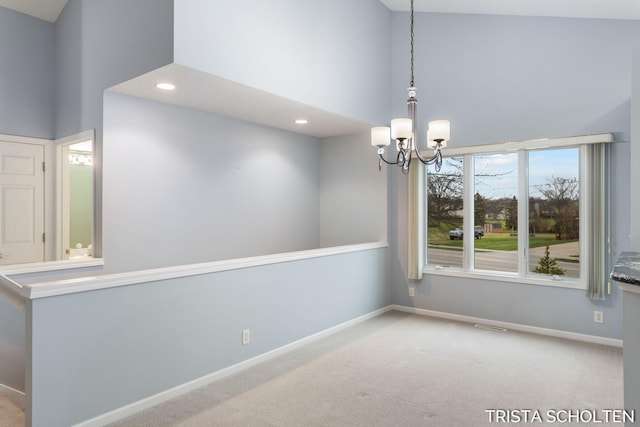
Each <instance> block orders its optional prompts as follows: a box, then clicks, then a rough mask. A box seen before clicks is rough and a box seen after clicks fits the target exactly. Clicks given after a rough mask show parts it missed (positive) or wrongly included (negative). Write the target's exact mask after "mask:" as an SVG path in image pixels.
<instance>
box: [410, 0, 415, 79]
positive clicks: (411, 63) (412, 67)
mask: <svg viewBox="0 0 640 427" xmlns="http://www.w3.org/2000/svg"><path fill="white" fill-rule="evenodd" d="M413 80H414V78H413V0H411V84H410V86H411V87H415V84H414V83H413Z"/></svg>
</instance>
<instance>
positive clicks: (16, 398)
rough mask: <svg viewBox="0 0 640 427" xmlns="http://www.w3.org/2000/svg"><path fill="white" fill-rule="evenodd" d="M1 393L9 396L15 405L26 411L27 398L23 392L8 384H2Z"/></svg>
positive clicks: (0, 385)
mask: <svg viewBox="0 0 640 427" xmlns="http://www.w3.org/2000/svg"><path fill="white" fill-rule="evenodd" d="M0 393H2V394H4V395H5V396H7V398H9V400H10V401H11V402H12V403H13V404H14V405H16V406H17V407H18V408H20V409H22V410H23V411H24V408H25V403H26V399H25V394H24V393H23V392H21V391H19V390H16V389H15V388H11V387H9V386H8V385H4V384H0Z"/></svg>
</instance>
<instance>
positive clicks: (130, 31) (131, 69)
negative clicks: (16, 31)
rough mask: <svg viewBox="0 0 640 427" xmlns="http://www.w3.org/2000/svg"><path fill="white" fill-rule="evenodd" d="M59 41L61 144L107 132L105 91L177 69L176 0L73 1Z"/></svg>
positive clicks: (61, 23)
mask: <svg viewBox="0 0 640 427" xmlns="http://www.w3.org/2000/svg"><path fill="white" fill-rule="evenodd" d="M55 40H56V55H57V73H56V75H57V78H56V79H57V80H56V89H57V92H56V126H55V136H56V138H61V137H64V136H68V135H72V134H75V133H78V132H81V131H84V130H87V129H94V128H95V129H98V130H101V129H102V92H103V90H105V89H106V88H108V87H111V86H113V85H115V84H118V83H121V82H123V81H126V80H129V79H131V78H133V77H137V76H139V75H141V74H143V73H145V72H148V71H151V70H154V69H156V68H159V67H161V66H163V65H167V64H169V63H171V61H172V59H173V0H134V1H131V0H109V1H86V0H69V2H68V3H67V5H66V6H65V8H64V10H63V11H62V14H61V15H60V17H59V18H58V21H57V22H56V32H55ZM99 134H100V132H99V133H98V135H99Z"/></svg>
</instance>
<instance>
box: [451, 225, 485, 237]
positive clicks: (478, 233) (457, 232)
mask: <svg viewBox="0 0 640 427" xmlns="http://www.w3.org/2000/svg"><path fill="white" fill-rule="evenodd" d="M463 235H464V230H463V229H462V227H456V228H454V229H453V230H451V231H449V239H450V240H456V239H460V240H462V237H463ZM482 236H484V229H483V228H482V227H481V226H479V225H476V226H475V227H473V237H475V238H476V239H480V238H482Z"/></svg>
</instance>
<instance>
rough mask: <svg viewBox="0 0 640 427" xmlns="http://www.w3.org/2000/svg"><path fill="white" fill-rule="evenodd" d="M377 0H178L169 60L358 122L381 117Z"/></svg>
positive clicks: (386, 42) (385, 14)
mask: <svg viewBox="0 0 640 427" xmlns="http://www.w3.org/2000/svg"><path fill="white" fill-rule="evenodd" d="M389 17H390V12H389V10H388V9H387V8H386V7H385V6H384V5H382V3H380V2H379V1H378V0H350V1H344V0H322V1H316V0H271V1H268V2H265V1H261V0H217V1H215V2H212V1H209V0H180V1H178V2H176V4H175V62H176V63H178V64H181V65H186V66H189V67H193V68H196V69H199V70H201V71H205V72H208V73H211V74H214V75H217V76H220V77H223V78H226V79H229V80H233V81H236V82H239V83H242V84H244V85H247V86H250V87H255V88H258V89H261V90H264V91H266V92H270V93H274V94H277V95H280V96H283V97H285V98H289V99H293V100H296V101H300V102H302V103H305V104H309V105H312V106H314V107H317V108H320V109H324V110H328V111H332V112H334V113H337V114H341V115H344V116H347V117H351V118H354V119H358V120H361V121H364V122H371V123H384V122H386V121H387V120H388V117H389V104H388V100H389V97H390V92H389V84H390V67H391V64H390V63H389V55H390V51H391V47H390V38H389V37H388V35H389V28H390V21H389Z"/></svg>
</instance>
